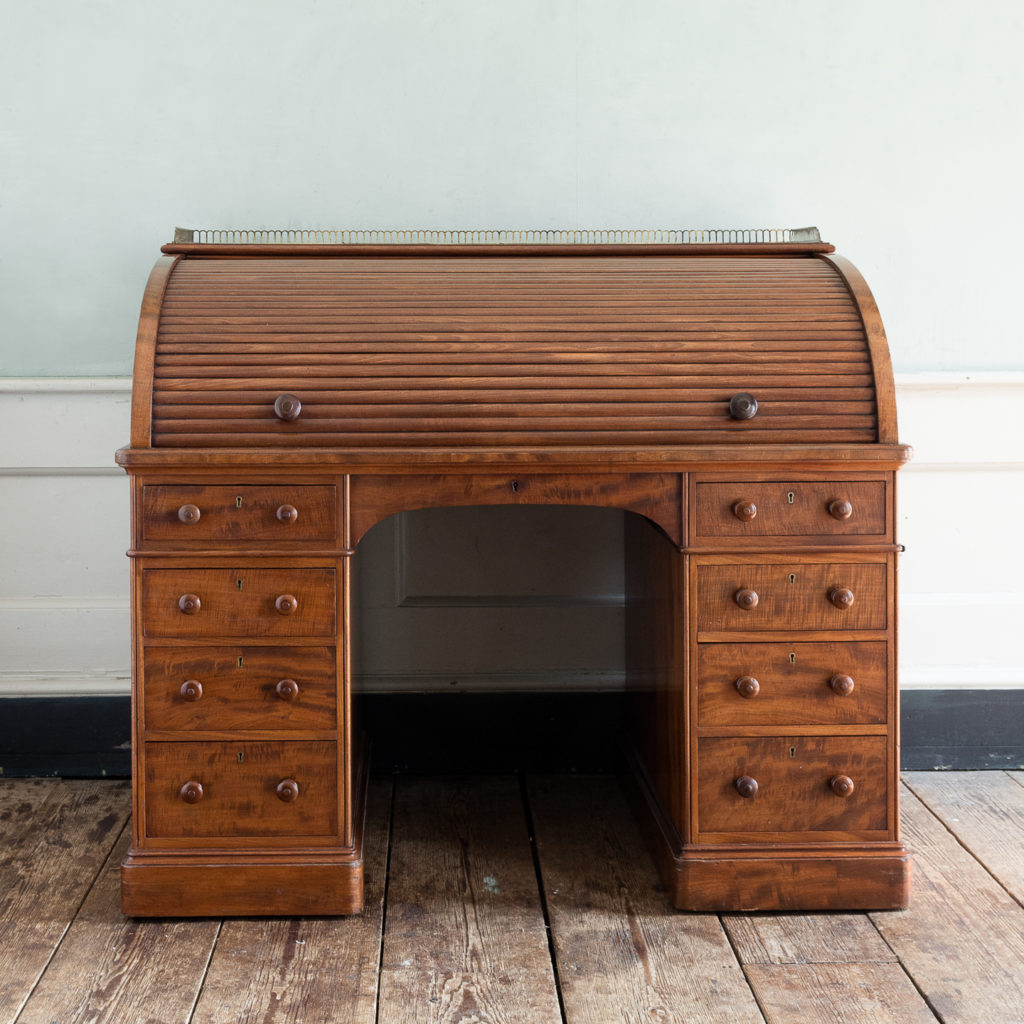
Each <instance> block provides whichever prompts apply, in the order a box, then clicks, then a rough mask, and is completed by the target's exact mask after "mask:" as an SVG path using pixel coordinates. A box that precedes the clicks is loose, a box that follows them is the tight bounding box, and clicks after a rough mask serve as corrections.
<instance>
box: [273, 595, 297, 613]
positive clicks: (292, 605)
mask: <svg viewBox="0 0 1024 1024" xmlns="http://www.w3.org/2000/svg"><path fill="white" fill-rule="evenodd" d="M274 607H275V608H276V609H277V614H278V615H293V614H294V613H295V611H296V609H297V608H298V607H299V599H298V598H297V597H295V595H294V594H279V595H278V597H277V600H276V601H274Z"/></svg>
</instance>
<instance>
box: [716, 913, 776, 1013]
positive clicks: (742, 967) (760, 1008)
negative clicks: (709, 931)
mask: <svg viewBox="0 0 1024 1024" xmlns="http://www.w3.org/2000/svg"><path fill="white" fill-rule="evenodd" d="M715 916H716V917H717V918H718V927H719V928H721V929H722V934H723V935H725V941H726V942H728V943H729V948H730V949H731V950H732V955H733V956H734V957H735V958H736V963H737V964H738V965H739V969H740V970H741V971H742V972H743V980H744V981H745V982H746V983H747V988H749V989H750V994H751V995H752V996H753V997H754V1002H755V1003H756V1004H757V1012H758V1013H760V1014H761V1019H762V1020H763V1021H765V1022H766V1024H767V1020H768V1014H767V1012H766V1011H765V1008H764V1004H763V1003H762V1002H761V997H760V996H759V995H758V994H757V988H756V987H755V986H754V985H753V984H752V983H751V981H750V975H749V974H748V973H747V965H746V964H745V963H744V962H743V958H742V957H741V956H740V951H739V950H738V949H737V948H736V943H735V942H734V941H733V937H732V932H730V931H729V929H728V928H727V927H726V924H725V921H724V920H723V915H722V914H716V915H715Z"/></svg>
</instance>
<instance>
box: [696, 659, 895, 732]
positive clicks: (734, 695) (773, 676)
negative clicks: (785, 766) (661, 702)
mask: <svg viewBox="0 0 1024 1024" xmlns="http://www.w3.org/2000/svg"><path fill="white" fill-rule="evenodd" d="M886 654H887V645H886V644H885V642H884V641H861V642H856V641H849V642H847V643H831V642H829V643H748V644H700V645H699V646H698V648H697V724H698V726H701V727H711V726H755V725H779V726H785V725H840V724H841V725H873V724H878V725H880V724H884V722H885V721H886V708H887V704H886V681H887V678H888V659H887V657H886Z"/></svg>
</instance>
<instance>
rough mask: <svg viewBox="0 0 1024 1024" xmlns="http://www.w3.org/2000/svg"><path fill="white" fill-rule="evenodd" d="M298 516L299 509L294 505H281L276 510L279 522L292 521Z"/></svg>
mask: <svg viewBox="0 0 1024 1024" xmlns="http://www.w3.org/2000/svg"><path fill="white" fill-rule="evenodd" d="M298 518H299V510H298V509H297V508H296V507H295V506H294V505H281V506H280V508H278V510H277V519H278V522H281V523H294V522H295V520H296V519H298Z"/></svg>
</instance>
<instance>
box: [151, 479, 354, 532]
mask: <svg viewBox="0 0 1024 1024" xmlns="http://www.w3.org/2000/svg"><path fill="white" fill-rule="evenodd" d="M337 534H338V512H337V495H336V492H335V488H334V487H333V486H329V485H323V484H321V485H302V484H292V485H270V484H267V485H259V486H256V485H248V486H246V485H241V486H235V487H221V486H211V487H208V486H203V485H199V484H194V485H183V486H172V485H166V484H147V485H146V486H145V487H143V488H142V536H143V539H144V540H145V541H174V542H175V543H188V542H189V541H197V540H203V541H233V542H238V541H246V540H259V541H279V542H294V541H323V542H324V543H326V544H331V543H334V542H335V540H336V538H337Z"/></svg>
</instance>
